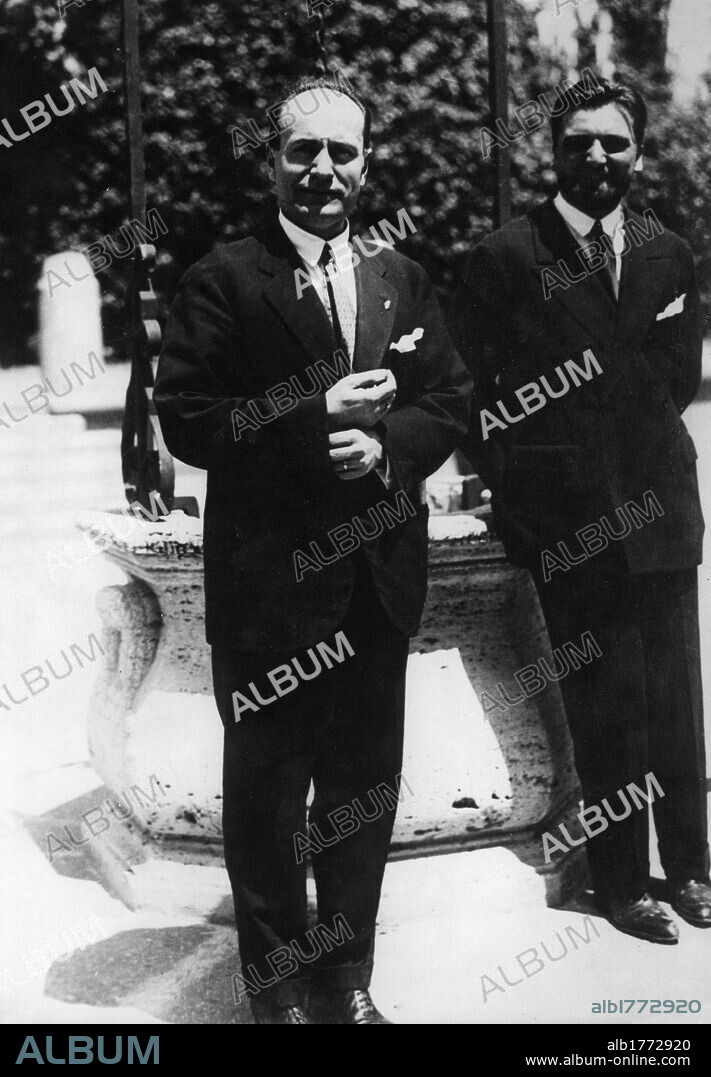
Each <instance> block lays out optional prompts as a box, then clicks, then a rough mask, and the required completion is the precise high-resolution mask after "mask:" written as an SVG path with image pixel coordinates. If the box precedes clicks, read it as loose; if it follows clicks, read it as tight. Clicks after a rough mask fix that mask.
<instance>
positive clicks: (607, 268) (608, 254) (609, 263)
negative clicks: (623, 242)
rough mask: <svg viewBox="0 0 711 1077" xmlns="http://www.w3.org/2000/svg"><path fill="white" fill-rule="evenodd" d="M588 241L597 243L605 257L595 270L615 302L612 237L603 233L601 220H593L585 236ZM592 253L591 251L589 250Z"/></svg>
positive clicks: (615, 268) (615, 275)
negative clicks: (602, 264) (599, 266)
mask: <svg viewBox="0 0 711 1077" xmlns="http://www.w3.org/2000/svg"><path fill="white" fill-rule="evenodd" d="M585 239H586V241H587V242H588V243H597V244H598V246H599V247H600V250H601V251H602V254H603V256H604V258H605V264H604V266H602V267H601V268H600V269H598V270H595V271H594V272H597V273H598V275H599V277H600V281H601V282H602V286H603V288H604V289H605V291H606V292H607V294H608V295H609V297H610V299H611V300H612V301H613V303H616V302H617V296H618V294H619V283H618V280H617V265H616V261H617V260H616V258H615V254H614V251H613V249H612V238H611V237H610V236H608V235H607V234H606V233H605V230H604V228H603V227H602V221H599V220H598V221H595V224H594V225H593V226H592V228H591V230H590V231H589V232H588V234H587V236H586V237H585ZM590 253H591V254H592V252H590ZM588 257H589V256H588Z"/></svg>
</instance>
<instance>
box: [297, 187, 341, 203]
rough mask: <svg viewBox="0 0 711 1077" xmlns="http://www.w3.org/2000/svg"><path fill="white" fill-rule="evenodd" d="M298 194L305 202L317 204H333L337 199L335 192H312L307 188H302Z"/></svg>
mask: <svg viewBox="0 0 711 1077" xmlns="http://www.w3.org/2000/svg"><path fill="white" fill-rule="evenodd" d="M299 194H300V196H301V197H302V198H303V199H304V201H305V202H319V203H323V204H325V203H326V202H333V201H335V199H336V198H337V197H338V194H337V192H336V191H314V190H310V189H309V188H308V187H305V188H303V189H302V190H301V191H300V192H299Z"/></svg>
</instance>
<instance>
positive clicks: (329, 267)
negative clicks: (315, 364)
mask: <svg viewBox="0 0 711 1077" xmlns="http://www.w3.org/2000/svg"><path fill="white" fill-rule="evenodd" d="M318 264H319V265H320V266H321V268H322V270H323V275H324V278H325V280H326V294H327V295H328V306H329V311H328V314H329V317H330V319H331V325H332V326H333V333H334V336H335V337H336V343H337V344H338V347H339V348H340V349H341V350H342V351H343V352H345V354H346V355H347V356H348V358H349V359H350V360H351V363H352V362H353V355H352V352H351V349H350V348H349V346H348V340H347V339H346V336H345V334H344V332H343V326H342V324H341V315H345V316H346V317H347V311H345V310H344V309H343V305H344V302H345V297H344V296H343V295H342V289H341V288H339V290H338V291H339V298H340V305H339V303H338V302H337V301H336V295H335V292H334V288H333V280H332V275H333V276H335V275H336V274H337V273H338V271H339V270H338V266H337V264H336V260H335V258H334V257H333V250H332V248H331V247H330V246H329V245H328V243H324V245H323V250H322V251H321V257H320V258H319V260H318Z"/></svg>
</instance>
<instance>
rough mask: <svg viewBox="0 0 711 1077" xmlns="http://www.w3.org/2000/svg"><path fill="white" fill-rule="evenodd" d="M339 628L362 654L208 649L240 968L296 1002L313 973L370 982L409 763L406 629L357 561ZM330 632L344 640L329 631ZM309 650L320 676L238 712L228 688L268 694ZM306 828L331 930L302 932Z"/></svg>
mask: <svg viewBox="0 0 711 1077" xmlns="http://www.w3.org/2000/svg"><path fill="white" fill-rule="evenodd" d="M339 631H342V632H343V633H344V635H345V637H346V638H347V640H348V642H349V644H350V646H351V648H352V650H353V651H354V655H353V656H350V655H348V654H346V655H345V657H344V659H343V661H342V662H340V663H338V662H335V661H333V660H331V664H332V668H330V669H328V668H327V667H326V665H325V662H324V661H323V659H322V658H321V657H320V654H319V651H318V648H317V646H316V645H315V646H314V647H313V648H311V652H312V653H311V655H309V653H308V649H305V650H303V651H299V652H296V654H295V655H294V653H291V654H288V655H274V654H269V655H267V654H251V653H245V652H242V651H235V650H233V649H230V648H224V647H221V646H214V647H213V649H212V666H213V679H214V690H215V698H216V701H217V706H218V709H219V712H220V717H221V719H222V722H223V725H224V728H225V737H224V774H223V796H224V803H223V830H224V842H225V862H226V866H227V871H228V874H229V877H230V883H231V886H232V892H233V895H234V902H235V914H236V920H237V932H238V937H239V947H240V957H241V963H242V975H243V977H244V978H245V979H248V978H249V977H253V978H254V973H255V972H256V973H257V977H258V978H254V982H255V983H256V984H257V987H261V985H262V984H264V985H267V986H265V987H264V988H263V990H262V991H261V994H260V997H261V998H269V999H270V1000H271V1001H275V1002H277V1003H278V1004H280V1005H288V1004H293V1003H298V1002H300V1001H301V1000H302V997H303V988H304V985H305V983H306V980H307V978H308V979H310V980H311V981H312V982H313V981H314V980H315V981H317V982H320V983H321V984H322V985H323V986H324V987H326V988H329V987H330V988H333V987H341V988H346V987H367V986H368V984H369V983H370V976H371V972H372V965H373V947H374V936H375V921H376V915H377V911H378V904H379V900H380V889H381V885H382V880H383V873H384V871H385V864H386V860H387V854H388V847H389V844H390V838H391V836H392V829H393V823H394V821H395V813H396V809H397V794H398V789H399V775H400V771H401V767H402V742H403V726H404V711H405V672H406V666H407V654H408V644H409V640H408V637H407V636H403V635H402V634H401V633H400V632H398V631H397V630H396V629H395V628H394V627H393V626H392V624H391V623H390V621H389V620H388V619H387V617H386V615H385V613H384V611H383V609H382V607H381V605H380V602H379V600H378V598H377V595H376V593H375V590H374V587H373V584H372V580H371V577H370V573H369V570H368V569H367V566H366V565H365V564H364V562H362V561H360V560H359V561H358V562H357V575H356V584H355V589H354V596H353V600H352V603H351V608H350V610H349V612H348V614H347V616H346V619H345V620H344V622H343V624H342V625H341V626H340V629H339ZM323 642H324V643H326V644H328V645H329V647H330V648H331V650H335V649H337V648H336V646H335V643H334V636H331V637H328V638H326V639H324V641H323ZM314 656H315V658H316V660H317V661H319V664H320V665H321V667H322V668H321V672H320V673H319V674H318V675H317V676H315V677H313V679H311V680H308V681H307V680H302V679H301V678H299V683H298V687H296V688H295V689H294V690H292V691H290V692H289V693H288V694H286V695H284V696H282V697H281V698H279V699H277V700H276V702H273V703H270V704H269V705H268V706H264V707H261V708H260V710H259V712H258V713H253V712H252V711H241V712H240V721H239V722H235V711H234V704H233V699H232V693H233V692H235V691H239V692H241V693H242V694H243V696H245V697H246V698H249V697H250V690H249V688H248V685H249V683H250V682H254V685H255V686H256V688H257V689H258V690H259V693H260V695H261V697H262V698H263V699H267V698H268V696H269V695H271V696H273V695H274V694H275V693H274V691H273V689H272V687H271V684H270V683H269V681H268V680H267V673H268V672H269V671H273V670H274V669H275V668H276V667H277V666H279V665H281V664H286V663H288V664H291V666H292V669H293V668H294V664H293V658H294V657H296V658H297V660H298V663H299V666H300V668H301V670H303V671H304V672H305V673H307V674H309V673H312V672H313V671H314V669H315V668H316V667H315V663H314V661H313V658H314ZM312 781H313V785H314V800H313V804H312V806H311V809H310V812H309V828H310V829H308V830H307V820H306V801H307V796H308V792H309V788H310V784H311V782H312ZM379 787H380V788H379ZM339 809H341V810H340V811H339ZM307 833H308V835H309V840H310V841H311V850H312V852H311V859H312V864H313V872H314V877H315V882H316V892H317V901H318V925H319V928H321V927H322V928H325V929H326V931H327V932H328V933H329V934H328V935H324V934H323V933H321V932H320V931H319V928H313V929H312V931H311V934H310V935H307V927H308V925H307V903H306V861H305V846H306V842H307V839H306V835H307ZM333 936H335V937H336V941H335V942H330V941H329V940H330V939H331V938H332V937H333ZM319 940H321V942H319ZM323 940H325V941H323ZM295 965H296V966H298V967H294V966H295ZM275 978H276V979H277V981H278V982H277V983H276V984H274V983H273V981H274V979H275ZM248 993H249V994H250V995H251V994H252V993H253V992H252V991H251V989H248Z"/></svg>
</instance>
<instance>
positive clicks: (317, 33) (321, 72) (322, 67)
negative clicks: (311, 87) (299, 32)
mask: <svg viewBox="0 0 711 1077" xmlns="http://www.w3.org/2000/svg"><path fill="white" fill-rule="evenodd" d="M315 14H316V18H317V19H318V23H317V25H316V26H315V27H314V47H315V52H316V59H315V60H314V69H315V71H316V74H317V75H318V77H319V78H325V77H326V75H327V74H328V68H327V66H326V23H325V20H324V15H323V11H317V12H315Z"/></svg>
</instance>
